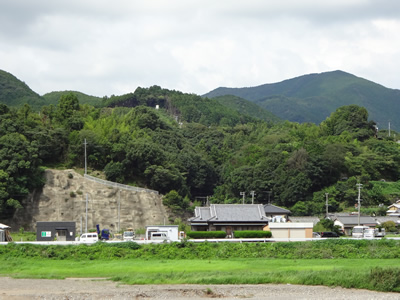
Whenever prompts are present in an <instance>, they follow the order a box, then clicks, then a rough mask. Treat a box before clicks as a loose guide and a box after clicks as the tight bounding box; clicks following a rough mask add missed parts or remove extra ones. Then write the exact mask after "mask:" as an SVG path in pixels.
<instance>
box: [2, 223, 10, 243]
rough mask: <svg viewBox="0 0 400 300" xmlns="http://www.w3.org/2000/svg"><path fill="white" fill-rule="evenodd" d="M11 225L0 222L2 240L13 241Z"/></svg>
mask: <svg viewBox="0 0 400 300" xmlns="http://www.w3.org/2000/svg"><path fill="white" fill-rule="evenodd" d="M10 228H11V227H10V226H7V225H5V224H1V223H0V242H12V238H11V235H10V232H9V229H10Z"/></svg>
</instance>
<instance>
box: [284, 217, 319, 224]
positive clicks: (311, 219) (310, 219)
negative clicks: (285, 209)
mask: <svg viewBox="0 0 400 300" xmlns="http://www.w3.org/2000/svg"><path fill="white" fill-rule="evenodd" d="M289 220H290V221H291V222H293V223H313V224H314V225H316V224H317V223H318V222H319V221H320V219H319V218H318V217H290V218H289Z"/></svg>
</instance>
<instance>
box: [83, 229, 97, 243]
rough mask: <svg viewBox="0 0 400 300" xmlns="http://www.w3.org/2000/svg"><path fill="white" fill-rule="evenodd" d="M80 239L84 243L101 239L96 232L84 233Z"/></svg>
mask: <svg viewBox="0 0 400 300" xmlns="http://www.w3.org/2000/svg"><path fill="white" fill-rule="evenodd" d="M79 241H80V242H82V243H96V242H98V241H99V236H98V235H97V233H96V232H89V233H83V234H82V235H81V237H80V238H79Z"/></svg>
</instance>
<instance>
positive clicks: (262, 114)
mask: <svg viewBox="0 0 400 300" xmlns="http://www.w3.org/2000/svg"><path fill="white" fill-rule="evenodd" d="M213 99H214V100H216V101H218V103H221V104H222V105H224V106H227V107H230V108H232V109H234V110H236V111H238V112H240V113H242V114H245V115H248V116H252V117H254V118H257V119H260V120H263V121H267V122H279V121H282V120H281V119H280V118H278V117H277V116H275V115H274V114H272V113H271V112H269V111H267V110H265V109H263V108H262V107H260V106H259V105H257V104H255V103H253V102H251V101H248V100H246V99H243V98H240V97H236V96H230V95H228V96H218V97H215V98H213Z"/></svg>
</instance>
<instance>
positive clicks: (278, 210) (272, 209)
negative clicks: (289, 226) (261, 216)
mask: <svg viewBox="0 0 400 300" xmlns="http://www.w3.org/2000/svg"><path fill="white" fill-rule="evenodd" d="M264 210H265V213H266V214H290V210H288V209H285V208H282V207H279V206H275V205H272V204H265V205H264Z"/></svg>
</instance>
